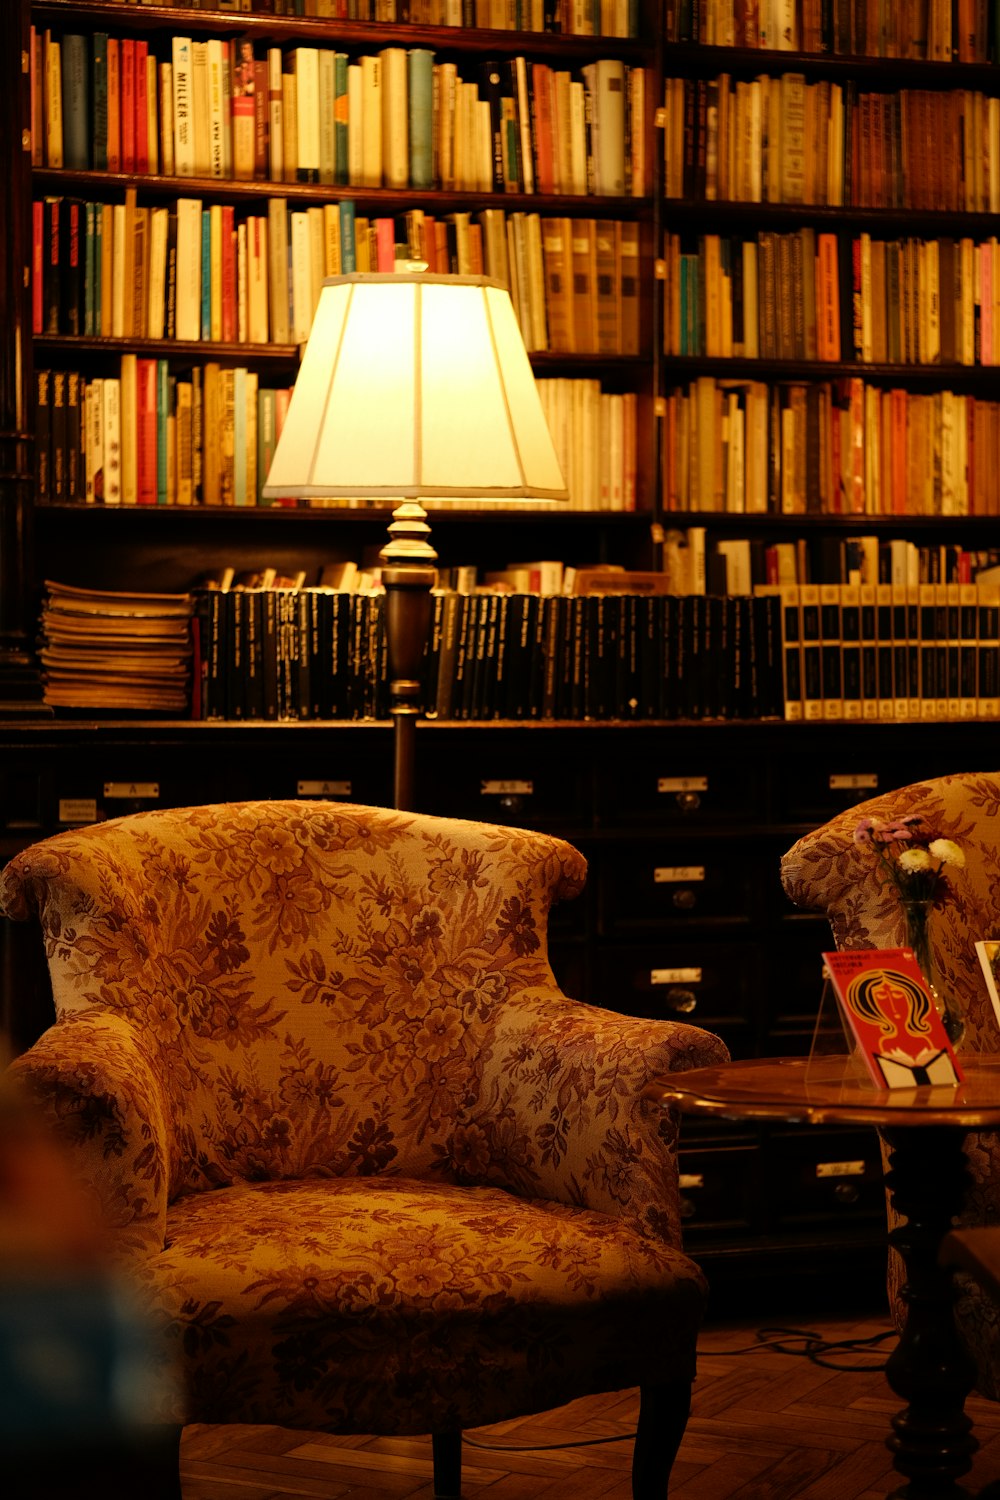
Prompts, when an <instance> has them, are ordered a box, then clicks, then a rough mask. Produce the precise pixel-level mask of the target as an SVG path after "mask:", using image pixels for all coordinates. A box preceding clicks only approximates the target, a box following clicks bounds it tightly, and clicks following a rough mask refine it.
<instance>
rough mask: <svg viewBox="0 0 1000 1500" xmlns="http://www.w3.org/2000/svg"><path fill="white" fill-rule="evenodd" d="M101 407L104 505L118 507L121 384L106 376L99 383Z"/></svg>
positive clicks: (120, 473) (120, 492)
mask: <svg viewBox="0 0 1000 1500" xmlns="http://www.w3.org/2000/svg"><path fill="white" fill-rule="evenodd" d="M101 385H102V395H103V401H102V407H103V419H104V420H103V427H104V435H103V451H104V503H105V505H120V504H121V498H122V471H121V451H122V450H121V383H120V381H119V380H118V379H117V377H114V378H112V377H111V376H108V377H107V378H106V379H105V380H103V381H102V382H101Z"/></svg>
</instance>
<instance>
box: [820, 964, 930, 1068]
mask: <svg viewBox="0 0 1000 1500" xmlns="http://www.w3.org/2000/svg"><path fill="white" fill-rule="evenodd" d="M845 1001H846V1004H847V1007H848V1009H849V1010H850V1011H852V1012H853V1014H854V1015H855V1017H857V1019H858V1020H859V1021H861V1022H862V1023H864V1024H865V1025H866V1029H867V1031H868V1035H869V1038H870V1039H871V1040H873V1041H874V1042H875V1045H874V1047H873V1049H872V1051H873V1056H874V1059H875V1061H876V1063H877V1065H878V1067H879V1069H880V1071H881V1073H882V1075H883V1077H885V1079H886V1084H887V1086H888V1087H893V1086H896V1087H898V1086H899V1085H900V1084H901V1083H902V1082H903V1081H904V1080H905V1081H906V1082H907V1083H909V1084H912V1085H916V1084H920V1083H955V1082H956V1081H957V1079H956V1076H955V1071H954V1068H953V1066H952V1063H951V1059H950V1058H949V1056H948V1053H947V1051H945V1050H943V1049H942V1048H941V1047H940V1046H939V1045H937V1039H936V1036H935V1031H936V1028H935V1025H934V1023H935V1021H936V1020H937V1014H936V1012H935V1010H934V1005H933V1002H932V1001H931V998H930V996H929V995H928V993H927V991H926V990H925V989H924V987H923V985H922V984H919V983H917V982H916V981H915V980H914V979H913V978H912V977H911V976H910V975H908V974H905V973H902V972H900V971H899V970H898V969H895V968H891V967H885V968H873V969H869V970H867V971H866V972H863V973H860V974H857V975H855V977H854V978H853V979H852V980H851V981H850V982H849V984H848V986H847V991H846V996H845ZM932 1075H933V1076H932Z"/></svg>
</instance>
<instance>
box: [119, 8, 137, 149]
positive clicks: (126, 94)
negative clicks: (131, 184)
mask: <svg viewBox="0 0 1000 1500" xmlns="http://www.w3.org/2000/svg"><path fill="white" fill-rule="evenodd" d="M121 51H122V77H121V93H122V101H121V120H122V124H121V132H122V171H123V172H134V171H135V41H134V39H133V38H132V37H123V38H122V44H121Z"/></svg>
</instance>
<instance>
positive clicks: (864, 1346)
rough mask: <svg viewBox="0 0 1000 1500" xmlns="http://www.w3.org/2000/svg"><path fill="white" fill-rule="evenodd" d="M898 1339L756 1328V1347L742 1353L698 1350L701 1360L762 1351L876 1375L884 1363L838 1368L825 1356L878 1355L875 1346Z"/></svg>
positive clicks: (891, 1331)
mask: <svg viewBox="0 0 1000 1500" xmlns="http://www.w3.org/2000/svg"><path fill="white" fill-rule="evenodd" d="M896 1337H897V1333H896V1330H895V1328H886V1329H884V1330H883V1331H882V1332H881V1333H873V1334H870V1335H869V1336H868V1337H867V1338H863V1339H824V1338H820V1336H819V1334H818V1333H809V1332H807V1331H806V1330H804V1329H802V1328H758V1330H757V1334H756V1339H757V1342H756V1343H755V1344H749V1345H747V1346H746V1347H745V1348H743V1349H699V1350H698V1357H699V1358H700V1359H705V1358H708V1359H711V1358H712V1357H713V1356H718V1357H720V1358H723V1359H725V1358H728V1357H729V1356H730V1355H732V1354H759V1353H760V1351H761V1349H774V1350H775V1352H776V1353H778V1354H797V1355H801V1356H803V1357H804V1358H806V1359H808V1360H810V1361H811V1363H812V1364H814V1365H822V1367H823V1368H824V1369H825V1370H858V1371H862V1372H864V1371H868V1370H871V1371H875V1372H877V1371H879V1370H884V1369H885V1365H886V1362H885V1360H884V1359H883V1360H881V1361H880V1362H879V1363H878V1364H852V1365H847V1364H840V1363H834V1361H833V1360H830V1359H827V1358H826V1357H825V1356H826V1355H828V1354H831V1353H833V1352H835V1351H836V1350H838V1349H841V1350H843V1351H844V1353H845V1355H851V1354H862V1353H865V1352H868V1353H870V1354H880V1353H881V1352H882V1351H881V1350H880V1349H878V1347H877V1346H878V1345H879V1344H881V1343H883V1342H884V1340H885V1339H894V1338H896ZM789 1340H795V1341H798V1342H800V1343H801V1344H802V1346H803V1347H802V1348H801V1349H794V1348H792V1347H791V1345H790V1343H789Z"/></svg>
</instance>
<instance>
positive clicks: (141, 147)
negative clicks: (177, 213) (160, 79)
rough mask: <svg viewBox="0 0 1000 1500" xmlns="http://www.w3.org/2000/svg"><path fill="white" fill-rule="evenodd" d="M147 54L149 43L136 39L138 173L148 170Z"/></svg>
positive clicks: (135, 132) (136, 148) (135, 130)
mask: <svg viewBox="0 0 1000 1500" xmlns="http://www.w3.org/2000/svg"><path fill="white" fill-rule="evenodd" d="M148 56H149V43H148V42H140V41H137V42H136V44H135V89H134V92H135V125H134V134H135V170H136V171H137V172H140V173H146V172H148V171H149V116H148V114H147V109H148V101H147V97H146V89H147V76H146V59H147V57H148Z"/></svg>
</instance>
